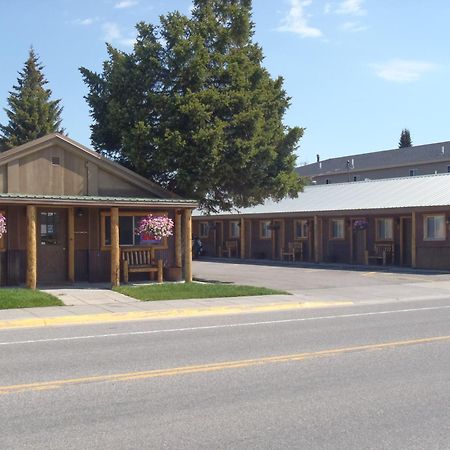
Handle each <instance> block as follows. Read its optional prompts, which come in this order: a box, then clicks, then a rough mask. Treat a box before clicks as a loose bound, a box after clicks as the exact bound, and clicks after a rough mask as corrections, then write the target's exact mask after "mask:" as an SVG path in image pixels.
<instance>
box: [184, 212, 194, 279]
mask: <svg viewBox="0 0 450 450" xmlns="http://www.w3.org/2000/svg"><path fill="white" fill-rule="evenodd" d="M184 281H186V283H190V282H191V281H192V211H191V210H190V209H185V210H184Z"/></svg>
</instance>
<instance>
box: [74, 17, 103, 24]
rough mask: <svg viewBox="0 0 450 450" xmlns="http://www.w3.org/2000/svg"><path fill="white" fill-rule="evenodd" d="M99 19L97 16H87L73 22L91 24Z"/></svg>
mask: <svg viewBox="0 0 450 450" xmlns="http://www.w3.org/2000/svg"><path fill="white" fill-rule="evenodd" d="M97 21H98V19H97V18H96V17H87V18H86V19H76V20H74V21H73V23H75V24H76V25H83V26H89V25H92V24H93V23H95V22H97Z"/></svg>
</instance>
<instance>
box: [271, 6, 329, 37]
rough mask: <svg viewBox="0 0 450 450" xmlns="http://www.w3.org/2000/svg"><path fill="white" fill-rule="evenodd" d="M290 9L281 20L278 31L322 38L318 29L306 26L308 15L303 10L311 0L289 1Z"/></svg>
mask: <svg viewBox="0 0 450 450" xmlns="http://www.w3.org/2000/svg"><path fill="white" fill-rule="evenodd" d="M289 1H290V5H291V6H290V9H289V11H288V13H287V15H286V17H284V19H283V20H282V23H281V25H280V26H279V27H278V28H277V30H278V31H284V32H286V31H287V32H290V33H296V34H299V35H300V36H302V37H310V38H317V37H321V36H322V32H321V31H320V30H319V28H315V27H312V26H310V25H308V19H309V17H310V16H309V15H308V14H306V13H305V11H304V8H305V7H306V6H309V5H310V4H311V2H312V0H289Z"/></svg>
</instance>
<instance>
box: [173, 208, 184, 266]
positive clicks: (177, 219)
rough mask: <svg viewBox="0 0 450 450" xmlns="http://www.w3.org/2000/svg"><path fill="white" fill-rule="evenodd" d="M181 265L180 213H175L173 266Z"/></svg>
mask: <svg viewBox="0 0 450 450" xmlns="http://www.w3.org/2000/svg"><path fill="white" fill-rule="evenodd" d="M182 265H183V262H182V257H181V212H180V211H175V266H176V267H181V266H182Z"/></svg>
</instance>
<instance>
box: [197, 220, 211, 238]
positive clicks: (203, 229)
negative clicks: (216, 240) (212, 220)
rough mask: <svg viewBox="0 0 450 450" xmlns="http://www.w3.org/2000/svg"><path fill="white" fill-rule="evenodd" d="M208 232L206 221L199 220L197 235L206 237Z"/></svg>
mask: <svg viewBox="0 0 450 450" xmlns="http://www.w3.org/2000/svg"><path fill="white" fill-rule="evenodd" d="M208 233H209V224H208V222H200V223H199V225H198V237H200V238H207V237H208Z"/></svg>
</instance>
